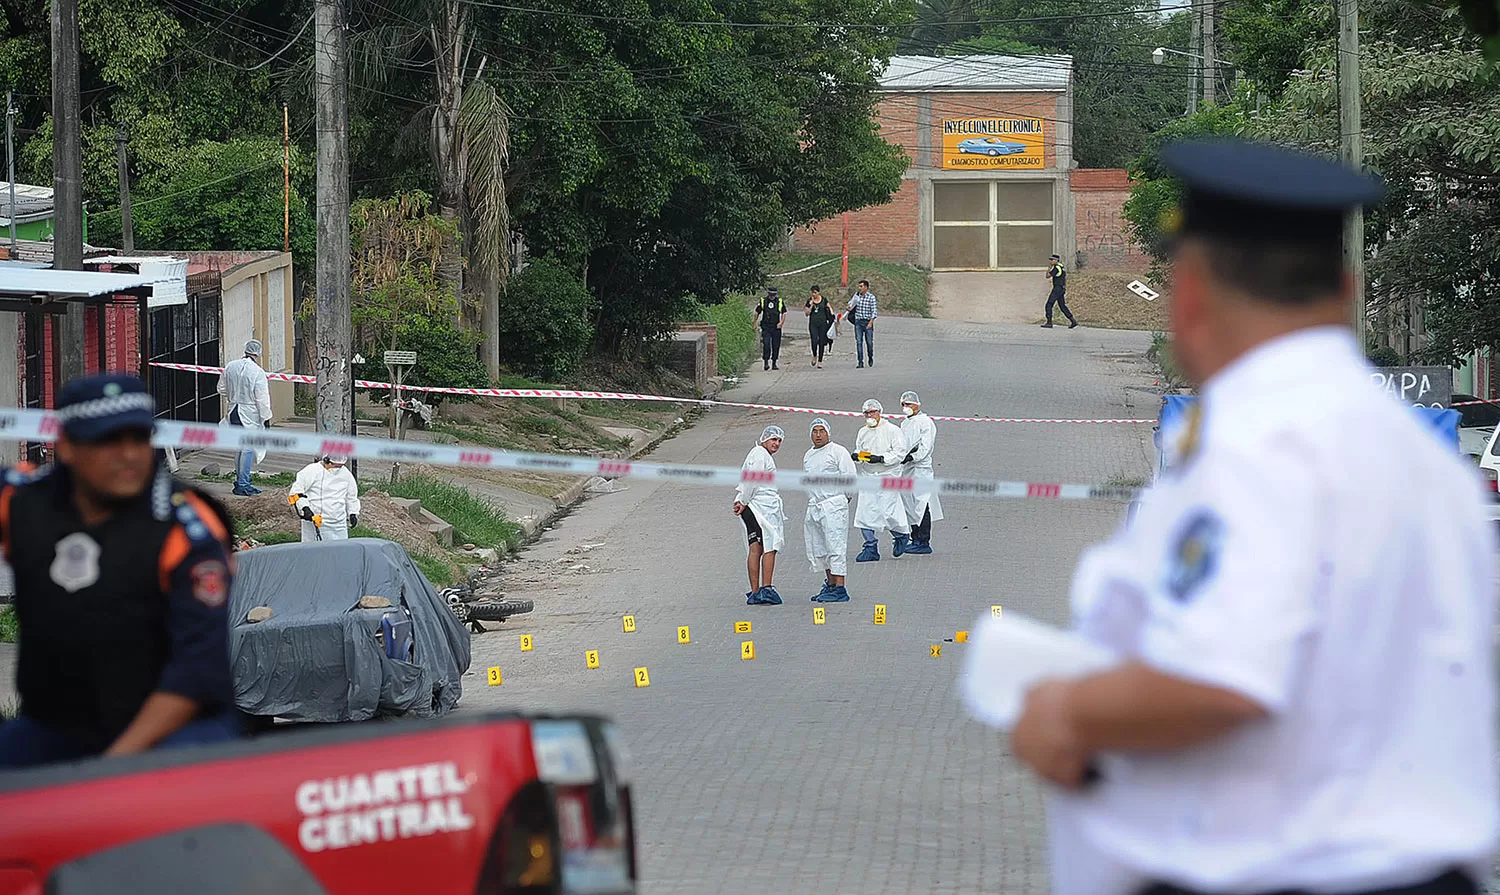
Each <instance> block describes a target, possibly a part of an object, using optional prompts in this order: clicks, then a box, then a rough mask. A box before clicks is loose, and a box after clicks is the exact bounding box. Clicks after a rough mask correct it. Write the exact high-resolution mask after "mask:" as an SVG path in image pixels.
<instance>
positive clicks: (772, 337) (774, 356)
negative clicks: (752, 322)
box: [755, 289, 786, 370]
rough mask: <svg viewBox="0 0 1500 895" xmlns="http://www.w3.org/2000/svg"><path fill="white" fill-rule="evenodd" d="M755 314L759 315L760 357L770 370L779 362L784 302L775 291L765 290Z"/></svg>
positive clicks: (784, 310) (784, 309) (784, 311)
mask: <svg viewBox="0 0 1500 895" xmlns="http://www.w3.org/2000/svg"><path fill="white" fill-rule="evenodd" d="M755 312H756V313H757V314H758V315H760V356H761V360H762V361H763V362H764V366H765V368H766V369H768V370H769V369H771V368H772V367H775V366H776V365H777V362H778V361H779V360H781V326H780V325H779V324H780V323H781V315H783V314H785V313H786V302H784V301H782V300H781V296H780V295H778V294H777V293H776V290H775V289H770V290H767V292H766V296H765V297H764V298H762V299H761V300H760V304H759V305H758V306H757V307H756V309H755Z"/></svg>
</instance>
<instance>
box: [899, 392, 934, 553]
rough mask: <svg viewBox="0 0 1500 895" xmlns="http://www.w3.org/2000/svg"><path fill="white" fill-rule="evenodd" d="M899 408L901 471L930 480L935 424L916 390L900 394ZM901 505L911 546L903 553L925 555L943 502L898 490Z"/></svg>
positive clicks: (908, 476)
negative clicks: (903, 451) (902, 446)
mask: <svg viewBox="0 0 1500 895" xmlns="http://www.w3.org/2000/svg"><path fill="white" fill-rule="evenodd" d="M901 411H902V413H904V414H906V418H905V419H903V420H902V421H901V437H903V438H905V439H906V457H905V459H903V460H902V462H901V474H902V475H904V476H906V477H907V478H913V479H925V480H928V481H931V480H932V477H933V475H932V450H933V448H935V447H936V446H937V424H936V423H934V422H933V421H932V417H930V416H928V415H927V414H925V413H923V412H922V399H921V398H919V397H918V396H917V393H916V392H905V393H903V394H902V395H901ZM901 505H902V507H903V508H904V509H905V510H906V521H907V524H909V525H910V526H911V546H909V547H907V548H906V552H907V553H915V554H917V555H918V556H925V555H927V554H930V553H932V523H933V522H941V521H942V519H943V504H942V503H941V502H940V501H939V500H938V496H937V492H935V491H934V492H931V493H928V494H913V493H911V492H909V491H903V492H902V493H901Z"/></svg>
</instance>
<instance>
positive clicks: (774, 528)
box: [734, 426, 786, 606]
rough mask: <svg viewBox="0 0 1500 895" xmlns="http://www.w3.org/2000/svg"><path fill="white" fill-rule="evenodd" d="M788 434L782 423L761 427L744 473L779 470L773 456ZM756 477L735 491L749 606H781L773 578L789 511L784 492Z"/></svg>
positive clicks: (749, 478)
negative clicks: (748, 583) (746, 575)
mask: <svg viewBox="0 0 1500 895" xmlns="http://www.w3.org/2000/svg"><path fill="white" fill-rule="evenodd" d="M785 437H786V433H785V432H784V431H782V428H781V427H780V426H767V427H765V428H764V429H762V430H761V433H760V441H758V442H757V443H756V445H755V447H753V448H751V449H750V453H748V454H746V455H745V462H744V464H743V465H741V466H740V469H741V470H742V471H743V472H757V473H763V472H770V473H774V472H775V471H776V460H775V459H774V458H773V457H772V455H773V454H775V453H776V452H777V451H779V450H781V441H782V439H783V438H785ZM755 478H757V477H756V476H747V477H746V478H745V480H744V481H742V482H740V486H739V488H738V489H737V490H736V491H735V492H734V514H735V515H736V516H738V517H740V521H741V522H743V523H744V524H745V554H746V560H745V565H746V568H747V570H748V571H749V573H750V591H749V593H747V594H745V605H747V606H780V605H781V594H778V593H777V592H776V587H775V585H773V584H772V583H771V579H773V578H774V577H775V576H776V554H777V553H778V552H779V551H780V550H781V542H782V540H783V539H784V533H785V531H786V510H785V509H783V507H782V505H781V492H779V491H777V490H776V486H775V485H772V484H764V483H761V482H756V481H754V479H755Z"/></svg>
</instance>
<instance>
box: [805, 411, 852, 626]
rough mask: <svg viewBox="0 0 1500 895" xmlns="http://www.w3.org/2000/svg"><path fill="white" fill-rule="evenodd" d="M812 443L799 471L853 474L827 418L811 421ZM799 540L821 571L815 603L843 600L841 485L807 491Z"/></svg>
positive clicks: (844, 498)
mask: <svg viewBox="0 0 1500 895" xmlns="http://www.w3.org/2000/svg"><path fill="white" fill-rule="evenodd" d="M811 435H812V447H811V448H809V449H808V451H807V453H805V454H803V455H802V471H803V472H806V473H808V474H809V475H816V476H843V477H846V478H848V477H852V476H854V475H855V474H856V473H855V469H854V458H853V457H852V456H851V455H850V454H849V449H848V448H846V447H844V446H843V445H841V444H837V443H835V442H834V441H833V436H832V433H831V432H830V431H829V428H828V421H827V420H825V419H822V418H821V417H820V418H818V419H815V420H813V421H812V427H811ZM802 542H803V545H804V546H805V547H806V548H807V559H808V561H809V562H811V563H812V567H813V569H814V570H815V571H818V572H822V573H823V589H822V590H820V591H818V592H817V593H816V594H814V595H813V602H815V603H847V602H849V591H848V589H847V588H846V587H845V586H844V581H845V577H844V576H845V574H846V573H847V571H848V568H849V495H848V494H846V493H845V492H844V491H843V490H842V489H837V490H834V489H821V488H816V489H813V490H811V491H809V492H808V493H807V519H806V521H804V522H803V523H802Z"/></svg>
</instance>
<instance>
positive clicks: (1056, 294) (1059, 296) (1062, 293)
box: [1042, 258, 1078, 329]
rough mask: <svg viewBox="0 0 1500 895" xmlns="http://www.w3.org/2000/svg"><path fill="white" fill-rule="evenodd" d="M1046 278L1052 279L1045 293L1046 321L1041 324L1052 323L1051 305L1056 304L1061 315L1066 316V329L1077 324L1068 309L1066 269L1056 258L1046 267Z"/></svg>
mask: <svg viewBox="0 0 1500 895" xmlns="http://www.w3.org/2000/svg"><path fill="white" fill-rule="evenodd" d="M1047 279H1049V280H1051V281H1052V292H1051V293H1049V294H1048V295H1047V322H1046V323H1044V324H1042V325H1043V326H1051V325H1052V306H1053V305H1057V307H1058V310H1060V311H1062V312H1063V316H1064V317H1066V318H1068V329H1072V328H1073V327H1075V326H1077V325H1078V321H1077V320H1075V319H1073V312H1072V311H1070V310H1068V299H1067V294H1068V271H1067V270H1066V269H1065V268H1064V267H1063V265H1062V262H1061V261H1059V260H1057V259H1056V258H1053V259H1052V261H1051V264H1050V266H1049V267H1048V268H1047Z"/></svg>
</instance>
